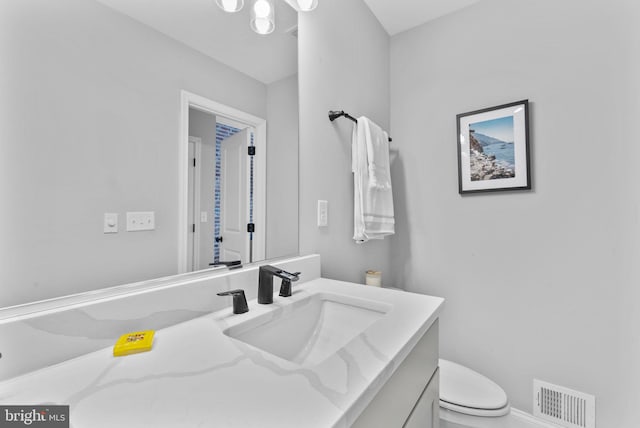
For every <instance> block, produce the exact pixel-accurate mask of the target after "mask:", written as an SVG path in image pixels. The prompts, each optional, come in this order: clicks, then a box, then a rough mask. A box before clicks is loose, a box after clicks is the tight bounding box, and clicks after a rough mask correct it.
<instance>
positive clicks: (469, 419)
mask: <svg viewBox="0 0 640 428" xmlns="http://www.w3.org/2000/svg"><path fill="white" fill-rule="evenodd" d="M439 367H440V421H441V424H440V428H493V427H496V428H497V427H502V426H504V424H503V422H504V421H502V419H503V418H501V416H505V415H507V414H508V413H509V411H510V405H509V400H508V398H507V394H506V393H505V392H504V390H503V389H502V388H501V387H500V386H499V385H498V384H496V383H495V382H493V381H492V380H491V379H488V378H487V377H485V376H483V375H481V374H480V373H477V372H475V371H473V370H471V369H470V368H468V367H465V366H462V365H460V364H456V363H454V362H452V361H449V360H444V359H440V360H439Z"/></svg>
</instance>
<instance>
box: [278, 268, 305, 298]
mask: <svg viewBox="0 0 640 428" xmlns="http://www.w3.org/2000/svg"><path fill="white" fill-rule="evenodd" d="M282 272H283V273H285V274H286V275H283V276H281V278H282V283H281V284H280V294H279V296H280V297H291V281H297V280H298V279H300V278H298V276H299V275H300V274H301V272H296V273H289V272H285V271H282Z"/></svg>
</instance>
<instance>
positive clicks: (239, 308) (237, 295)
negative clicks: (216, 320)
mask: <svg viewBox="0 0 640 428" xmlns="http://www.w3.org/2000/svg"><path fill="white" fill-rule="evenodd" d="M218 296H233V313H234V314H244V313H245V312H249V306H248V305H247V298H246V297H245V295H244V290H242V289H238V290H231V291H223V292H221V293H218Z"/></svg>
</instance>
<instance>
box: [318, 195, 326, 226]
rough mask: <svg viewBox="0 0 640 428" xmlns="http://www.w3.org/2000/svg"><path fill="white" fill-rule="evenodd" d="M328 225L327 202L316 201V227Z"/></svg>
mask: <svg viewBox="0 0 640 428" xmlns="http://www.w3.org/2000/svg"><path fill="white" fill-rule="evenodd" d="M328 225H329V202H327V201H323V200H320V201H318V227H326V226H328Z"/></svg>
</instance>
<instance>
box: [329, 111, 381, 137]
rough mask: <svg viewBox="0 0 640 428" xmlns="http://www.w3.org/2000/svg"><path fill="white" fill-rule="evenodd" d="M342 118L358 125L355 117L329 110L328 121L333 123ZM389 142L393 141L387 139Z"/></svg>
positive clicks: (343, 112)
mask: <svg viewBox="0 0 640 428" xmlns="http://www.w3.org/2000/svg"><path fill="white" fill-rule="evenodd" d="M343 116H344V117H346V118H347V119H349V120H352V121H354V122H355V123H358V119H356V118H355V117H353V116H351V115H350V114H349V113H345V111H344V110H340V111H338V110H329V120H330V121H331V122H333V121H334V120H336V119H337V118H339V117H343ZM389 141H390V142H391V141H393V140H392V139H391V137H389Z"/></svg>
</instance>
